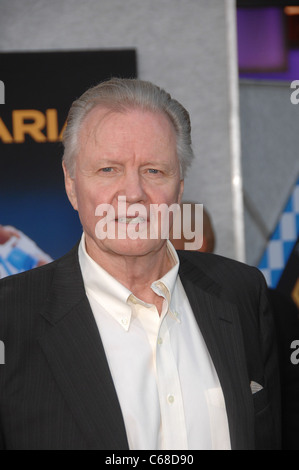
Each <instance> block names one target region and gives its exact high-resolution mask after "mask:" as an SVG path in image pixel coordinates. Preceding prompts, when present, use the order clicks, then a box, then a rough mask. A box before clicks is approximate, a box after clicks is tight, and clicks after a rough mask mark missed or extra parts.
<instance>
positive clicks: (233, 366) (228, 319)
mask: <svg viewBox="0 0 299 470" xmlns="http://www.w3.org/2000/svg"><path fill="white" fill-rule="evenodd" d="M180 278H181V281H182V283H183V286H184V288H185V291H186V294H187V296H188V298H189V302H190V305H191V307H192V309H193V312H194V315H195V318H196V320H197V323H198V325H199V328H200V331H201V333H202V335H203V337H204V340H205V342H206V345H207V348H208V350H209V353H210V355H211V358H212V361H213V363H214V366H215V369H216V371H217V374H218V377H219V380H220V383H221V386H222V390H223V394H224V397H225V403H226V410H227V415H228V422H229V429H230V437H231V445H232V448H233V449H248V448H254V438H253V436H254V421H253V416H254V414H253V408H252V406H253V405H252V397H251V393H250V387H249V378H248V375H247V366H246V358H245V353H244V345H243V339H242V338H243V336H242V330H241V326H240V322H239V318H238V310H237V307H236V305H234V304H232V303H230V302H226V301H224V300H222V299H221V287H220V286H219V285H217V284H216V283H215V281H213V280H211V279H210V278H209V277H208V276H207V275H206V274H205V273H204V272H202V271H200V269H198V267H195V266H194V265H193V264H192V263H190V262H189V261H188V260H187V259H185V258H184V257H183V256H181V264H180Z"/></svg>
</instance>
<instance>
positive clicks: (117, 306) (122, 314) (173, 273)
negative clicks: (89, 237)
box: [78, 233, 180, 331]
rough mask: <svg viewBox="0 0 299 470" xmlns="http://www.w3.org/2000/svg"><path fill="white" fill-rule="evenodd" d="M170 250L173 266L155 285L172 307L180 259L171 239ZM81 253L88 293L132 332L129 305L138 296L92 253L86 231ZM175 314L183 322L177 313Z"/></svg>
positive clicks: (80, 249)
mask: <svg viewBox="0 0 299 470" xmlns="http://www.w3.org/2000/svg"><path fill="white" fill-rule="evenodd" d="M167 249H168V254H169V256H170V258H171V260H172V264H173V266H172V268H171V269H170V270H169V271H168V272H167V273H166V274H165V275H164V276H163V277H161V278H160V279H158V280H157V281H154V282H153V283H152V285H151V288H152V289H153V291H154V292H155V293H156V294H158V295H161V296H162V297H164V298H165V299H166V300H167V302H168V306H169V307H170V306H171V299H172V294H173V291H174V288H175V284H176V280H177V276H178V271H179V263H180V262H179V258H178V255H177V253H176V251H175V249H174V247H173V245H172V244H171V242H170V241H169V240H167ZM78 255H79V263H80V267H81V271H82V276H83V281H84V286H85V290H86V294H87V295H88V296H89V295H90V296H92V297H93V298H94V299H95V300H96V301H97V302H98V303H99V304H100V305H101V306H102V307H103V308H104V309H105V310H106V312H107V313H109V314H110V315H111V316H112V317H113V318H114V319H115V320H116V321H117V322H118V323H119V324H120V325H121V326H122V328H124V329H125V330H126V331H128V329H129V326H130V322H131V317H132V308H131V306H130V305H129V304H130V303H131V300H132V296H133V297H134V298H135V299H136V297H135V296H134V294H133V293H132V292H131V291H130V290H129V289H127V288H126V287H125V286H124V285H123V284H121V283H120V282H118V281H117V280H116V279H115V278H114V277H113V276H111V275H110V274H109V273H108V272H107V271H105V269H103V268H102V267H101V266H100V265H99V264H98V263H96V262H95V261H94V260H93V259H92V258H91V257H90V256H89V254H88V253H87V251H86V247H85V234H84V233H83V235H82V238H81V242H80V244H79V251H78ZM129 298H130V300H129ZM137 300H139V299H137ZM128 301H129V303H128ZM142 303H143V302H142ZM145 305H146V304H145ZM173 313H174V316H175V317H176V319H177V320H178V321H179V318H178V316H177V314H176V313H175V312H173Z"/></svg>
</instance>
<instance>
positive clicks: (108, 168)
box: [100, 166, 113, 173]
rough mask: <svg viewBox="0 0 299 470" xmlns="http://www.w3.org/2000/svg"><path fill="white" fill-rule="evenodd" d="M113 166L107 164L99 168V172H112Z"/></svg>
mask: <svg viewBox="0 0 299 470" xmlns="http://www.w3.org/2000/svg"><path fill="white" fill-rule="evenodd" d="M112 171H113V168H112V167H111V166H107V167H106V168H101V169H100V172H101V173H112Z"/></svg>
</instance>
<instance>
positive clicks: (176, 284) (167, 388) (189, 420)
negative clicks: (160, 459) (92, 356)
mask: <svg viewBox="0 0 299 470" xmlns="http://www.w3.org/2000/svg"><path fill="white" fill-rule="evenodd" d="M168 250H169V254H170V256H171V258H172V260H173V267H172V268H171V269H170V271H168V272H167V274H165V276H163V277H162V278H161V279H159V280H157V281H155V282H154V283H153V284H152V286H151V288H152V289H153V291H154V292H155V293H156V294H158V295H160V296H162V297H163V298H164V300H163V307H162V312H161V315H159V313H158V311H157V308H156V307H155V306H154V305H151V304H147V303H145V302H143V301H142V300H140V299H138V298H136V297H135V296H134V294H133V293H132V292H131V291H130V290H129V289H127V288H126V287H125V286H123V285H122V284H121V283H119V282H118V281H117V280H116V279H114V278H113V277H112V276H110V274H108V273H107V272H106V271H105V270H104V269H103V268H101V267H100V266H99V265H98V264H97V263H96V262H95V261H94V260H93V259H92V258H91V257H90V256H89V255H88V254H87V252H86V249H85V238H84V234H83V237H82V240H81V243H80V246H79V262H80V267H81V270H82V275H83V280H84V285H85V289H86V294H87V297H88V300H89V302H90V305H91V309H92V311H93V314H94V317H95V320H96V323H97V326H98V329H99V332H100V335H101V339H102V342H103V345H104V349H105V352H106V356H107V360H108V364H109V367H110V371H111V374H112V378H113V381H114V385H115V388H116V392H117V395H118V399H119V402H120V406H121V410H122V414H123V418H124V423H125V427H126V432H127V438H128V442H129V447H130V449H131V450H153V449H155V450H195V449H207V450H210V449H230V448H231V446H230V436H229V428H228V421H227V413H226V408H225V402H224V396H223V393H222V389H221V387H220V384H219V379H218V376H217V373H216V370H215V368H214V365H213V363H212V360H211V358H210V355H209V352H208V350H207V348H206V345H205V342H204V340H203V337H202V335H201V333H200V330H199V328H198V325H197V322H196V320H195V318H194V314H193V312H192V309H191V307H190V304H189V301H188V298H187V296H186V293H185V291H184V288H183V286H182V283H181V281H180V278H179V276H178V269H179V259H178V256H177V254H176V251H175V249H174V248H173V246H172V245H171V243H170V242H168Z"/></svg>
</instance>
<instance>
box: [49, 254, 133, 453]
mask: <svg viewBox="0 0 299 470" xmlns="http://www.w3.org/2000/svg"><path fill="white" fill-rule="evenodd" d="M43 316H44V317H45V318H46V319H47V321H48V322H50V324H51V327H50V328H49V329H48V330H47V332H46V333H45V334H44V335H43V337H42V338H40V345H41V347H42V349H43V352H44V354H45V355H46V357H47V360H48V363H49V365H50V367H51V369H52V372H53V375H54V376H55V379H56V381H57V383H58V385H59V387H60V389H61V391H62V393H63V394H64V397H65V399H66V402H67V403H68V405H69V407H70V409H71V411H72V413H73V415H74V416H75V418H76V420H77V424H78V425H79V427H80V428H81V430H82V432H83V433H84V434H85V436H86V438H87V442H88V445H89V447H90V448H93V449H106V450H109V449H128V443H127V438H126V432H125V427H124V422H123V417H122V413H121V409H120V405H119V402H118V398H117V395H116V391H115V387H114V385H113V380H112V377H111V373H110V370H109V366H108V363H107V360H106V356H105V352H104V348H103V345H102V342H101V339H100V335H99V332H98V328H97V326H96V323H95V320H94V317H93V314H92V312H91V308H90V305H89V302H88V300H87V297H86V295H85V291H84V285H83V280H82V276H81V271H80V268H79V262H78V258H77V247H76V248H75V249H74V250H73V251H72V252H71V253H70V254H69V255H66V256H65V257H64V258H62V259H61V260H60V261H59V262H58V265H57V267H56V270H55V272H54V279H53V284H52V289H51V292H50V294H49V300H48V302H47V305H46V308H45V311H44V312H43Z"/></svg>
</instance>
